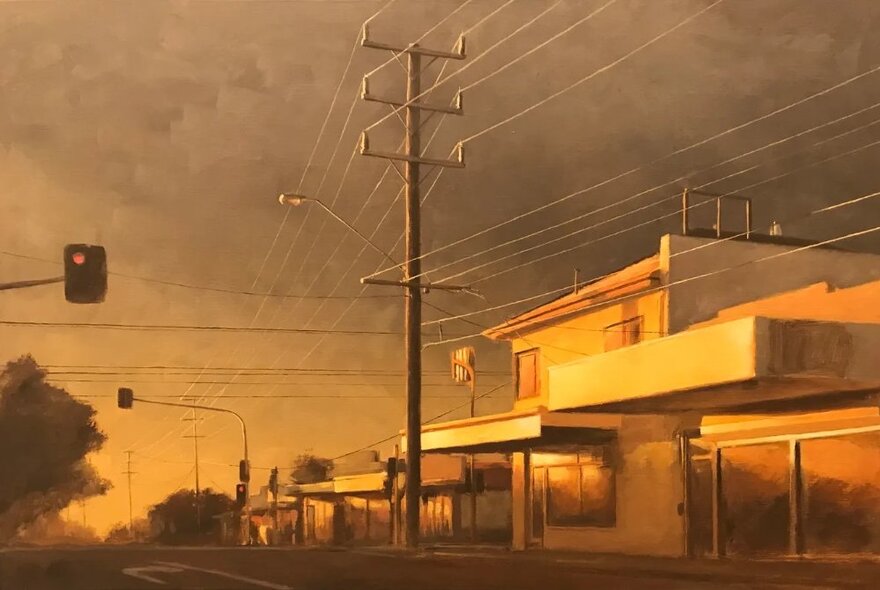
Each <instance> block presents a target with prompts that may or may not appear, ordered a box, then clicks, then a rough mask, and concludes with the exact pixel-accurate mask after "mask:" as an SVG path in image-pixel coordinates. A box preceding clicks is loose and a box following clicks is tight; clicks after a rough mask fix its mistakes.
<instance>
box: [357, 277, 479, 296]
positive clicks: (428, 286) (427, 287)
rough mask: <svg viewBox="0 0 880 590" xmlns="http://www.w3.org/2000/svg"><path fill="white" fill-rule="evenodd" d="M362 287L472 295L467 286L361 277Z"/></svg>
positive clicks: (472, 290) (470, 289) (471, 289)
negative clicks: (455, 292) (373, 286)
mask: <svg viewBox="0 0 880 590" xmlns="http://www.w3.org/2000/svg"><path fill="white" fill-rule="evenodd" d="M361 284H362V285H381V286H383V287H407V288H409V289H421V290H422V291H424V292H425V293H427V292H428V291H431V290H437V291H460V292H464V293H474V292H475V290H474V289H473V287H469V286H468V285H447V284H444V283H420V282H418V281H391V280H387V279H372V278H370V277H363V278H362V279H361Z"/></svg>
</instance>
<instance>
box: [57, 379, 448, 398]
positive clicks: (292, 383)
mask: <svg viewBox="0 0 880 590" xmlns="http://www.w3.org/2000/svg"><path fill="white" fill-rule="evenodd" d="M48 378H49V380H51V381H55V382H58V383H111V384H119V383H125V384H126V385H132V384H134V385H138V384H140V385H143V384H153V385H168V384H181V383H183V384H187V383H200V384H211V385H237V386H247V385H276V386H277V385H285V386H288V387H300V388H304V387H311V386H314V387H340V388H352V387H401V386H402V385H403V384H402V383H401V382H398V381H393V382H382V383H346V382H335V381H331V382H324V383H304V382H298V381H224V380H217V381H192V380H187V379H162V380H160V379H88V378H83V377H74V378H70V377H59V376H55V375H52V374H50V375H49V376H48ZM424 387H434V388H452V387H455V383H451V382H450V383H425V384H424ZM273 395H274V394H273ZM273 395H270V394H268V393H267V394H263V395H259V396H256V395H255V396H254V397H272V396H273ZM111 397H113V396H111ZM160 397H178V396H177V395H175V394H168V395H164V396H160ZM224 397H229V396H224ZM238 397H245V398H247V397H251V396H250V395H241V394H239V396H238ZM329 397H338V396H337V395H335V394H334V395H330V396H329ZM341 397H345V395H342V396H341Z"/></svg>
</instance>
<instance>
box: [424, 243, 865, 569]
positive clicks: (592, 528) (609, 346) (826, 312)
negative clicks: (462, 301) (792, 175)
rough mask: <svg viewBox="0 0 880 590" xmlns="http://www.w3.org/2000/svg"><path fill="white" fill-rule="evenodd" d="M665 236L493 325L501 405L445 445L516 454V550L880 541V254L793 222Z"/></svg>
mask: <svg viewBox="0 0 880 590" xmlns="http://www.w3.org/2000/svg"><path fill="white" fill-rule="evenodd" d="M749 238H750V239H718V238H707V237H696V236H693V235H686V236H680V235H667V236H664V237H662V238H661V241H660V247H659V249H658V251H657V252H656V253H655V254H654V255H652V256H650V257H648V258H645V259H643V260H641V261H639V262H636V263H635V264H633V265H631V266H628V267H626V268H624V269H621V270H619V271H618V272H615V273H612V274H609V275H607V276H605V277H603V278H601V279H599V280H596V281H594V282H592V283H590V284H586V285H583V286H579V287H577V288H575V289H573V290H572V292H570V293H568V294H566V295H564V296H562V297H559V298H558V299H556V300H553V301H550V302H548V303H546V304H544V305H541V306H540V307H537V308H536V309H533V310H531V311H528V312H525V313H522V314H520V315H518V316H516V317H514V318H512V319H510V320H508V321H506V322H504V323H503V324H501V325H499V326H496V327H494V328H492V329H489V330H487V331H486V332H485V333H484V335H485V336H486V337H488V338H491V339H493V340H497V341H505V342H509V343H510V345H511V348H512V353H513V366H514V372H515V382H516V387H515V390H516V399H515V400H514V402H513V408H512V409H511V410H510V411H509V412H505V413H502V414H496V415H490V416H482V417H477V418H470V419H465V420H456V421H451V422H446V423H439V424H432V425H430V426H426V427H425V428H424V430H423V433H422V448H423V450H424V452H426V453H438V452H439V453H483V452H502V453H508V454H509V455H510V457H511V462H512V466H513V469H512V521H513V547H514V548H515V549H525V548H528V547H532V546H539V547H546V548H554V549H578V550H584V551H593V552H621V553H632V554H653V555H669V556H684V555H695V556H696V555H716V556H721V555H725V554H735V555H744V556H751V555H784V554H801V553H860V552H869V553H875V554H876V553H880V411H878V397H877V391H878V390H880V362H878V360H880V357H878V354H880V353H878V351H880V325H878V324H880V312H878V311H877V310H878V309H880V307H878V304H880V256H877V255H872V254H862V253H854V252H848V251H843V250H839V249H832V248H826V247H813V246H812V245H809V244H806V243H803V242H797V241H794V240H787V239H784V238H781V237H779V236H775V237H772V238H771V237H767V236H764V237H761V236H755V235H750V236H749Z"/></svg>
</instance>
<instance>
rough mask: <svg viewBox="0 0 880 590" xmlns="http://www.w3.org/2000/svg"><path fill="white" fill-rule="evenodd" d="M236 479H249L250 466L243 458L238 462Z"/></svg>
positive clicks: (247, 480) (246, 480)
mask: <svg viewBox="0 0 880 590" xmlns="http://www.w3.org/2000/svg"><path fill="white" fill-rule="evenodd" d="M238 479H240V480H241V481H243V482H245V483H247V482H249V481H250V480H251V466H250V465H249V464H248V462H247V461H245V460H244V459H242V460H241V461H239V462H238Z"/></svg>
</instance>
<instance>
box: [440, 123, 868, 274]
mask: <svg viewBox="0 0 880 590" xmlns="http://www.w3.org/2000/svg"><path fill="white" fill-rule="evenodd" d="M877 124H880V119H876V120H874V121H872V122H871V123H868V124H866V125H861V126H859V127H857V128H855V129H851V130H849V131H846V132H844V133H841V134H838V135H835V136H834V137H831V138H828V139H825V140H822V141H819V142H816V143H814V144H813V145H811V146H809V147H808V148H806V149H803V150H798V151H796V152H793V153H790V154H786V155H784V156H782V157H780V158H776V159H773V160H770V161H768V162H765V163H763V164H758V165H755V166H750V167H748V168H746V169H744V170H740V171H738V172H734V173H731V174H728V175H727V176H724V177H722V178H719V179H717V180H713V181H710V182H706V183H703V184H701V185H699V186H697V187H694V190H698V189H702V188H705V187H708V186H712V185H714V184H718V183H719V182H722V181H724V180H729V179H730V178H734V177H736V176H740V175H742V174H744V173H747V172H752V171H754V170H755V169H757V168H759V167H761V166H762V165H766V164H770V163H773V162H776V161H780V160H785V159H788V158H791V157H792V156H795V155H797V154H800V153H803V152H806V151H809V150H811V149H814V148H815V147H818V146H820V145H823V144H825V143H828V142H830V141H834V140H836V139H839V138H840V137H844V136H846V135H849V134H851V133H855V132H856V131H861V130H863V129H866V128H868V127H872V126H874V125H877ZM877 144H880V141H874V142H870V143H868V144H866V145H863V146H860V147H858V148H854V149H852V150H848V151H846V152H843V153H840V154H834V155H832V156H829V157H827V158H823V159H821V160H818V161H816V162H811V163H809V164H805V165H803V166H799V167H797V168H794V169H792V170H789V171H787V172H783V173H780V174H777V175H775V176H772V177H770V178H766V179H764V180H761V181H758V182H754V183H752V184H749V185H746V186H742V187H739V188H736V189H733V190H731V191H727V192H728V193H738V192H740V193H741V192H743V191H746V190H749V189H752V188H755V187H758V186H761V185H764V184H768V183H770V182H774V181H776V180H779V179H780V178H784V177H786V176H790V175H791V174H794V173H796V172H800V171H802V170H805V169H807V168H812V167H814V166H818V165H820V164H825V163H827V162H830V161H833V160H836V159H839V158H843V157H846V156H850V155H852V154H854V153H858V152H861V151H864V150H866V149H869V148H872V147H875V146H876V145H877ZM660 186H665V185H659V186H658V187H654V188H652V189H649V191H652V190H655V189H656V188H659V187H660ZM639 194H644V191H643V192H642V193H639ZM680 197H681V193H680V192H679V193H675V194H672V195H670V196H668V197H665V198H663V199H660V200H658V201H653V202H651V203H648V204H646V205H643V206H641V207H638V208H636V209H633V210H631V211H628V212H625V213H622V214H620V215H617V216H615V217H612V218H609V219H606V220H603V221H600V222H598V223H594V224H593V225H590V226H587V227H584V228H580V229H577V230H574V231H571V232H569V233H566V234H563V235H561V236H558V237H556V238H553V239H551V240H548V241H545V242H542V243H540V244H536V245H534V246H530V247H528V248H523V249H520V250H517V251H515V252H512V253H510V254H506V255H504V256H501V257H499V258H496V259H494V260H491V261H489V262H484V263H481V264H479V265H476V266H473V267H471V268H469V269H466V270H464V271H461V272H458V273H455V274H452V275H449V276H447V277H444V278H443V279H440V280H439V281H437V282H438V283H442V282H444V281H449V280H453V279H455V278H458V277H460V276H462V275H464V274H467V273H469V272H473V271H475V270H479V269H481V268H485V267H487V266H490V265H492V264H497V263H499V262H503V261H504V260H508V259H510V258H515V257H517V256H519V255H521V254H525V253H526V252H531V251H533V250H537V249H540V248H543V247H546V246H548V245H550V244H553V243H556V242H559V241H562V240H565V239H568V238H571V237H574V236H576V235H578V234H581V233H584V232H586V231H589V230H591V229H595V228H597V227H600V226H603V225H607V224H609V223H612V222H614V221H618V220H620V219H623V218H626V217H629V216H630V215H633V214H635V213H638V212H641V211H644V210H646V209H651V208H654V207H657V206H659V205H662V204H664V203H667V202H669V201H671V200H673V199H678V198H680ZM624 200H626V199H624ZM707 203H709V201H705V202H699V203H694V204H692V205H690V206H688V207H687V208H686V209H684V210H685V211H687V210H692V209H696V208H699V207H702V206H705V205H706V204H707ZM681 212H682V211H679V210H676V211H673V212H671V213H665V214H663V215H659V216H657V217H654V218H652V219H649V220H647V221H644V222H641V223H638V224H635V225H632V226H628V227H626V228H624V229H621V230H619V231H616V232H614V233H611V234H606V235H603V236H599V237H598V238H593V239H590V240H588V241H586V242H581V243H580V244H577V245H575V246H572V247H570V248H566V249H563V250H559V251H556V252H553V253H550V254H547V255H544V256H540V257H538V258H535V259H533V260H530V261H526V262H522V263H518V264H515V265H514V266H511V267H508V268H505V269H502V270H499V271H497V272H494V273H492V274H489V275H486V276H483V277H480V278H479V279H477V280H476V281H473V283H472V284H474V285H476V284H479V283H483V282H485V281H488V280H491V279H493V278H495V277H498V276H500V275H502V274H506V273H508V272H511V271H513V270H517V269H520V268H523V267H526V266H530V265H532V264H536V263H538V262H542V261H544V260H547V259H549V258H553V257H556V256H560V255H562V254H566V253H569V252H572V251H574V250H578V249H580V248H583V247H585V246H588V245H591V244H595V243H597V242H600V241H603V240H606V239H608V238H611V237H615V236H619V235H622V234H624V233H628V232H630V231H633V230H636V229H639V228H642V227H645V226H647V225H651V224H653V223H656V222H658V221H662V220H664V219H668V218H671V217H675V216H677V215H679V214H680V213H681Z"/></svg>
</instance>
